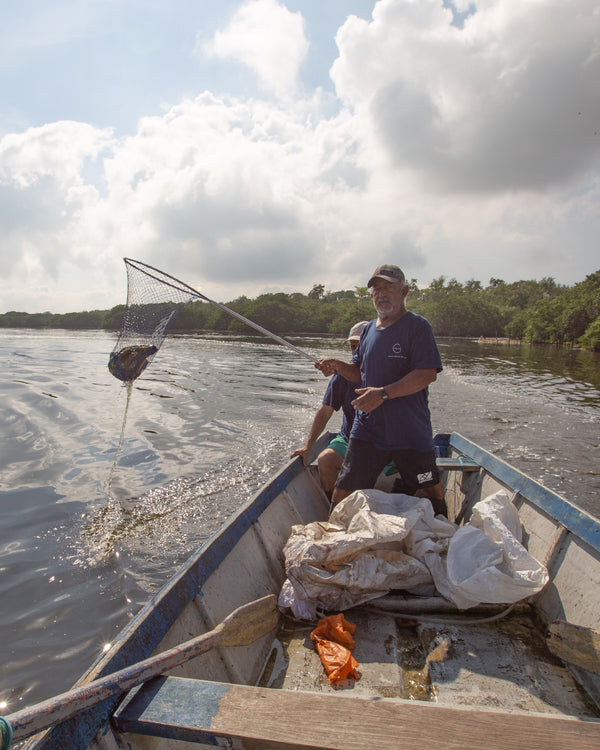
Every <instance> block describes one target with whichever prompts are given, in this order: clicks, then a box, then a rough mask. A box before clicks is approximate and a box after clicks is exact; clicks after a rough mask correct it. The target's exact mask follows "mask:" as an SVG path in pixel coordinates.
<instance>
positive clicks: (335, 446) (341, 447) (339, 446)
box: [327, 435, 348, 458]
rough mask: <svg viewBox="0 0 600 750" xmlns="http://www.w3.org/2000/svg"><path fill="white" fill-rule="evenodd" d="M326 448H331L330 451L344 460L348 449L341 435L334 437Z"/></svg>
mask: <svg viewBox="0 0 600 750" xmlns="http://www.w3.org/2000/svg"><path fill="white" fill-rule="evenodd" d="M327 447H328V448H331V450H334V451H337V452H338V453H339V454H340V456H341V457H342V458H344V456H345V455H346V450H347V448H348V441H347V440H346V438H345V437H344V436H343V435H336V436H335V437H334V438H333V440H332V441H331V442H330V443H329V445H328V446H327Z"/></svg>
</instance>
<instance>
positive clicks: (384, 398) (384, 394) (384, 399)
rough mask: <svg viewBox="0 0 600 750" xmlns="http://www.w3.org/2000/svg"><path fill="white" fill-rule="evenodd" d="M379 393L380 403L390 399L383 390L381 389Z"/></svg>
mask: <svg viewBox="0 0 600 750" xmlns="http://www.w3.org/2000/svg"><path fill="white" fill-rule="evenodd" d="M379 393H380V395H381V399H382V401H387V400H388V399H389V397H390V394H389V393H388V392H387V391H386V390H385V388H381V389H380V390H379Z"/></svg>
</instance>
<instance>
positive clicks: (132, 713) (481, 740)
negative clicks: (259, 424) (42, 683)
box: [9, 433, 600, 750]
mask: <svg viewBox="0 0 600 750" xmlns="http://www.w3.org/2000/svg"><path fill="white" fill-rule="evenodd" d="M329 437H330V436H328V435H325V436H323V437H322V439H321V440H320V441H319V443H318V444H317V446H315V455H316V453H317V452H318V450H319V449H320V447H321V446H322V445H323V444H324V442H325V441H326V440H328V439H329ZM438 443H439V445H440V447H439V449H438V452H439V454H440V455H439V457H438V465H439V467H440V469H441V470H442V471H443V481H444V482H445V485H446V497H447V501H448V506H449V515H450V517H451V518H453V519H456V520H457V521H459V522H464V521H465V520H468V519H469V517H470V513H471V510H472V508H473V506H474V504H475V503H476V502H477V501H479V500H480V499H482V498H484V497H486V496H488V495H490V494H491V493H494V492H496V491H497V490H498V489H506V490H507V491H508V492H509V494H510V495H512V498H511V502H512V503H513V505H514V506H515V507H516V509H517V510H518V515H519V518H520V521H521V524H522V526H523V530H524V540H525V542H524V543H525V544H526V546H527V548H528V550H529V552H530V553H531V555H533V556H534V557H535V558H536V559H537V560H539V561H541V562H543V563H544V564H545V565H546V567H547V569H548V572H549V576H550V581H549V583H548V584H547V585H546V586H545V587H544V588H543V589H542V591H541V592H540V593H538V594H536V595H535V596H533V597H530V598H529V599H527V600H525V601H523V602H521V603H519V604H518V605H517V606H515V607H514V609H513V610H512V611H511V612H510V613H508V614H507V615H506V616H505V617H498V615H499V614H501V612H502V611H503V610H505V607H497V606H492V605H486V606H485V607H480V608H476V609H469V610H467V611H466V612H465V611H459V610H457V609H456V608H454V607H452V606H451V605H450V604H449V603H448V602H447V600H444V599H441V597H432V598H415V597H410V596H408V595H405V594H402V593H399V592H391V593H389V594H387V595H386V596H384V597H381V598H379V599H377V600H374V601H373V602H370V603H367V604H364V605H361V606H358V607H356V608H354V609H352V610H350V611H349V612H347V613H345V614H346V617H347V619H348V620H350V621H351V622H353V623H354V624H356V626H357V628H356V631H355V634H354V635H355V640H356V648H355V650H354V651H353V654H354V656H355V657H356V659H357V661H358V662H359V664H360V672H361V678H360V680H358V681H354V680H351V681H346V682H343V683H341V684H333V683H330V681H329V680H328V678H327V676H326V674H325V671H324V669H323V665H322V664H321V661H320V659H319V656H318V655H317V653H316V651H315V649H314V646H313V644H312V642H311V639H310V637H309V634H310V631H311V629H312V627H314V624H315V623H307V622H298V621H294V620H292V619H290V618H286V617H281V618H280V619H279V622H278V624H276V625H275V626H274V623H275V620H269V621H265V623H264V625H265V627H263V631H262V632H263V634H260V637H258V638H256V634H253V635H250V636H249V637H250V638H251V639H254V640H253V642H252V643H250V644H248V645H235V646H231V645H227V644H228V641H227V640H226V639H223V638H221V636H219V633H220V632H221V631H220V630H219V627H222V626H219V627H217V629H216V631H214V632H216V634H217V635H216V636H213V629H214V628H215V626H216V625H217V624H219V623H221V622H222V621H223V620H224V619H225V618H226V617H227V616H228V615H229V613H231V612H232V611H233V610H235V609H236V608H238V607H240V606H241V605H245V604H246V603H249V602H253V601H254V600H262V601H264V599H263V598H264V597H266V596H268V595H277V594H278V593H279V591H280V589H281V586H282V582H283V580H284V578H285V571H284V560H283V555H282V548H283V546H284V544H285V542H286V540H287V539H288V536H289V534H290V530H291V528H292V526H293V525H295V524H307V523H309V522H312V521H315V520H326V519H327V517H328V514H329V503H328V501H327V499H326V497H325V495H324V493H323V491H322V489H321V487H320V485H319V482H318V478H317V475H316V470H315V467H314V466H308V467H304V466H303V464H302V463H301V461H300V459H298V458H297V459H295V460H293V461H291V462H290V463H289V464H288V465H287V466H285V467H284V468H283V469H282V471H280V472H279V473H278V474H277V476H276V477H275V478H274V479H273V480H272V481H271V482H269V484H268V485H266V486H265V487H264V488H263V489H262V491H260V492H259V493H258V494H257V495H256V496H255V497H254V498H253V499H252V500H250V501H249V502H248V503H246V505H244V506H243V507H242V508H240V510H239V511H238V512H237V513H236V514H235V515H234V516H233V517H232V518H231V519H230V520H229V521H228V522H227V523H226V524H225V525H224V526H223V527H222V528H221V530H220V531H219V532H218V533H217V534H215V535H214V536H213V537H212V538H211V539H210V540H209V541H208V542H207V543H206V544H205V545H204V546H203V547H202V548H201V549H199V550H198V551H197V552H196V553H195V554H194V555H192V557H191V558H190V559H189V560H188V562H187V563H186V565H185V566H184V567H183V568H182V569H181V570H180V571H179V572H178V573H177V574H176V575H175V576H174V577H173V578H172V579H171V580H170V581H169V582H168V584H167V585H166V586H165V587H164V588H163V589H162V590H161V591H160V593H159V594H157V595H156V596H155V597H154V598H153V599H152V600H151V601H150V602H149V603H148V604H147V605H146V606H145V607H144V608H143V609H142V611H140V613H139V614H138V615H137V616H136V617H135V618H134V619H133V620H132V621H131V623H130V624H129V625H128V626H127V627H126V628H125V629H124V630H123V632H122V634H121V636H120V637H119V639H118V640H117V641H116V642H115V643H114V644H113V645H112V647H111V649H110V650H109V651H108V652H107V653H105V654H104V655H103V656H102V657H101V658H100V659H99V661H98V662H97V663H96V664H95V665H94V666H93V667H92V668H91V669H90V670H89V672H88V673H87V674H86V675H85V676H84V677H83V678H82V679H81V680H80V682H79V683H78V686H77V689H79V690H85V689H86V686H91V688H90V691H91V693H92V699H91V707H89V708H86V709H85V710H81V707H82V705H83V704H82V703H78V700H79V699H78V698H77V697H75V698H73V697H69V695H68V694H67V696H66V698H65V697H62V698H61V699H56V700H55V701H54V702H52V701H50V702H46V703H47V704H48V705H47V706H46V709H47V710H46V714H47V716H46V718H45V719H44V717H43V716H41V714H40V715H38V716H37V718H35V719H34V720H30V719H29V720H27V721H29V724H28V726H29V732H28V733H29V734H31V731H32V730H35V731H37V730H38V729H39V728H40V727H42V726H44V721H45V722H46V723H48V721H50V720H53V721H56V720H57V719H61V722H60V723H58V724H56V725H55V726H53V727H52V728H49V729H45V730H44V731H41V732H38V734H36V735H35V736H32V737H30V739H29V740H26V742H25V745H24V747H26V748H28V750H33V749H34V748H35V749H36V750H59V749H60V750H63V749H67V748H68V749H69V750H75V749H77V748H81V749H82V750H83V749H84V748H85V749H88V748H90V749H93V750H116V749H117V748H128V749H129V750H151V749H154V748H159V749H160V750H179V749H182V748H187V747H192V745H191V744H188V743H196V744H195V745H193V746H200V747H202V746H206V747H214V746H215V745H216V746H223V747H229V748H243V749H244V750H248V749H252V750H255V749H256V748H266V749H267V750H268V749H271V750H275V749H277V750H281V749H283V748H344V749H348V750H353V749H355V750H368V749H369V748H373V749H375V748H377V749H378V750H385V749H386V748H402V749H403V750H416V749H417V748H418V750H421V749H422V748H428V750H431V749H432V748H444V749H447V748H469V749H470V750H478V749H480V748H481V749H484V748H485V750H489V749H490V748H501V749H505V750H508V749H511V750H512V749H515V748H519V750H522V748H524V747H526V748H527V749H528V750H534V749H537V748H539V749H540V750H541V748H543V749H544V750H552V748H561V750H564V748H570V747H573V748H574V747H577V748H578V749H585V748H592V747H593V748H596V749H597V748H599V747H600V718H599V717H600V677H599V675H600V642H599V638H600V634H599V633H598V631H597V630H595V629H596V628H598V625H599V623H600V585H599V584H600V521H599V520H598V519H596V518H594V517H592V516H590V515H588V514H587V513H585V512H583V511H581V510H579V509H578V508H577V507H576V506H574V505H572V504H571V503H569V502H568V501H567V500H565V499H563V498H561V497H560V496H558V495H557V494H555V493H554V492H551V491H550V490H548V489H546V488H544V487H543V486H541V485H540V484H538V483H537V482H535V481H533V480H532V479H531V478H529V477H527V476H526V475H524V474H522V473H521V472H519V471H517V470H516V469H514V468H513V467H511V466H510V465H508V464H506V463H505V462H503V461H502V460H500V459H498V458H496V457H495V456H494V455H492V454H491V453H489V452H487V451H486V450H484V449H483V448H481V447H479V446H478V445H476V444H474V443H472V442H470V441H469V440H467V439H466V438H464V437H462V436H461V435H459V434H456V433H454V434H452V435H451V436H445V438H444V437H443V436H440V437H439V438H438ZM270 599H271V600H273V599H274V597H273V596H271V597H270ZM261 616H262V615H261ZM409 616H410V617H409ZM236 617H237V615H236ZM407 618H408V619H407ZM234 619H235V617H234ZM238 623H239V624H240V626H241V628H242V630H243V629H244V628H245V627H246V625H247V626H248V631H250V630H252V628H253V627H254V626H251V625H250V623H247V622H246V620H245V619H244V617H243V616H242V617H241V619H239V618H238ZM265 630H267V631H268V632H265ZM207 633H209V636H204V635H202V634H207ZM198 636H200V640H202V639H205V638H206V640H207V643H208V641H209V640H210V643H209V644H208V645H206V644H205V646H203V649H204V648H205V649H206V650H204V652H203V653H202V655H200V656H196V657H195V658H193V659H192V658H188V657H187V655H186V656H184V657H183V658H184V659H185V661H184V662H183V663H182V664H180V666H177V667H175V668H171V669H170V671H169V672H168V674H162V675H161V676H157V677H155V678H153V679H151V680H149V681H146V682H144V683H143V684H142V685H140V686H139V687H136V688H134V689H131V690H125V687H126V686H127V685H129V684H130V682H127V681H126V679H125V677H124V676H123V675H124V674H125V672H126V671H127V668H128V667H129V665H133V664H135V663H137V662H139V661H140V660H143V659H149V661H150V663H152V659H156V658H160V657H157V656H156V655H159V654H161V653H162V652H165V651H167V650H169V649H170V650H171V652H181V647H180V644H182V643H184V642H186V641H188V639H190V638H192V637H198ZM441 636H443V637H444V638H445V639H446V644H447V646H448V645H449V648H447V649H446V655H445V658H443V657H442V659H441V660H439V661H436V660H435V658H434V659H432V658H428V657H431V655H432V652H433V651H435V646H436V644H439V643H440V637H441ZM211 638H213V640H211ZM214 639H216V640H214ZM233 642H234V643H235V642H241V640H240V641H236V638H235V637H234V638H233ZM214 646H216V647H214ZM153 655H154V656H153ZM163 667H164V665H163ZM163 667H155V668H154V671H155V672H156V671H157V670H158V671H161V670H162V671H164V669H163ZM118 670H124V671H123V672H120V673H119V674H118V675H117V678H116V681H115V684H116V688H115V684H113V687H112V689H111V690H112V694H111V692H110V691H109V692H107V693H103V692H102V691H101V690H100V689H98V690H97V691H96V692H95V693H94V691H95V690H96V688H95V686H97V685H100V686H101V683H102V679H104V680H105V682H106V680H107V679H108V680H110V678H107V676H109V675H111V674H113V673H116V672H117V671H118ZM142 679H145V677H138V679H137V681H138V682H140V681H141V680H142ZM98 680H100V683H99V682H97V681H98ZM107 696H108V697H107ZM70 703H71V704H72V706H71V707H72V708H73V710H74V711H78V712H77V713H76V714H75V715H74V716H72V717H71V718H69V719H67V720H62V717H63V715H64V708H65V706H68V705H69V704H70ZM86 705H88V704H86ZM21 713H23V712H21ZM34 713H35V712H34ZM14 716H15V717H17V721H16V722H15V725H16V730H15V737H18V736H23V734H21V735H19V727H22V725H23V724H27V721H25V720H24V719H23V720H22V721H21V720H20V719H19V717H18V716H17V715H14ZM40 717H41V718H40ZM9 718H10V717H9Z"/></svg>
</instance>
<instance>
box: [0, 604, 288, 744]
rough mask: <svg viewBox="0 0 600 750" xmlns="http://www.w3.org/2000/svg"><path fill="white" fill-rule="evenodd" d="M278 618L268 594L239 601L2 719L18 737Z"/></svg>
mask: <svg viewBox="0 0 600 750" xmlns="http://www.w3.org/2000/svg"><path fill="white" fill-rule="evenodd" d="M278 620H279V614H278V611H277V597H276V596H274V595H273V594H270V595H269V596H265V597H263V598H262V599H257V600H256V601H254V602H250V603H249V604H244V605H243V606H241V607H238V608H237V609H235V610H234V611H233V612H232V613H231V614H230V615H229V616H228V617H226V618H225V620H223V622H222V623H220V624H219V625H217V627H216V628H215V629H214V630H211V631H209V632H208V633H204V634H203V635H199V636H197V637H196V638H192V639H191V640H190V641H186V642H185V643H182V644H180V645H179V646H175V647H174V648H171V649H169V650H168V651H163V653H162V654H157V655H156V656H151V657H149V658H148V659H144V660H143V661H140V662H137V664H133V665H131V666H130V667H125V668H124V669H120V670H119V671H118V672H114V673H113V674H110V675H107V676H106V677H101V678H100V679H98V680H94V681H93V682H89V683H87V684H86V685H82V686H81V687H75V688H73V689H72V690H69V691H67V692H66V693H62V694H61V695H57V696H56V697H54V698H49V699H48V700H45V701H42V702H41V703H37V704H36V705H34V706H31V707H30V708H25V709H23V710H22V711H16V712H15V713H13V714H10V715H9V716H7V717H6V720H7V721H8V722H10V726H11V727H12V730H13V739H14V740H22V739H25V737H30V736H31V735H32V734H35V733H36V732H39V731H41V730H42V729H47V728H48V727H51V726H53V725H54V724H57V723H58V722H61V721H64V720H65V719H68V718H70V717H71V716H74V715H75V714H78V713H80V712H81V711H84V710H85V709H87V708H90V707H91V706H94V705H96V704H98V703H102V701H104V700H106V699H107V698H110V696H112V695H115V694H118V693H123V692H125V691H126V690H129V689H131V688H132V687H135V686H136V685H140V684H141V683H142V682H146V680H149V679H150V678H151V677H156V676H157V675H159V674H163V673H164V672H167V671H169V670H170V669H173V667H176V666H178V665H179V664H183V662H185V661H187V660H188V659H191V658H193V657H194V656H199V655H200V654H203V653H205V652H206V651H210V649H212V648H215V647H217V646H247V645H248V644H250V643H252V642H253V641H255V640H257V639H258V638H260V637H261V636H263V635H266V634H267V633H268V632H269V631H270V630H273V629H274V628H275V627H276V626H277V623H278Z"/></svg>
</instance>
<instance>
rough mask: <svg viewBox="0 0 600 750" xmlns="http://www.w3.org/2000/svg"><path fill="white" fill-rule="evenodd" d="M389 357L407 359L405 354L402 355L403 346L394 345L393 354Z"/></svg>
mask: <svg viewBox="0 0 600 750" xmlns="http://www.w3.org/2000/svg"><path fill="white" fill-rule="evenodd" d="M389 356H390V357H392V358H395V359H406V357H405V356H404V354H402V346H401V345H400V344H394V346H392V354H390V355H389Z"/></svg>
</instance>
